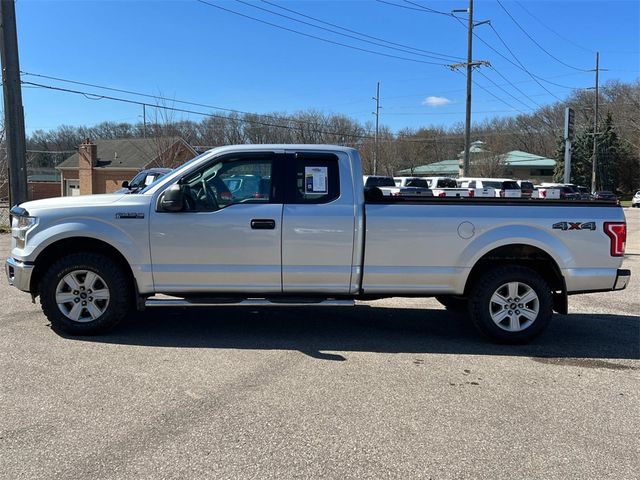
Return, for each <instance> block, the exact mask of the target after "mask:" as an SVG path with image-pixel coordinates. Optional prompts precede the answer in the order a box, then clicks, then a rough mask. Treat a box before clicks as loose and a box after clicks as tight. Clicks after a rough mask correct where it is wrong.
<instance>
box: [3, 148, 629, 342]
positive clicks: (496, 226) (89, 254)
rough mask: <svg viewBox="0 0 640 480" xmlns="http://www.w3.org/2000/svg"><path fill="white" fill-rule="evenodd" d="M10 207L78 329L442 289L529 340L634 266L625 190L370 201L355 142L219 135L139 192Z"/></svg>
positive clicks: (18, 246)
mask: <svg viewBox="0 0 640 480" xmlns="http://www.w3.org/2000/svg"><path fill="white" fill-rule="evenodd" d="M249 176H251V177H250V178H251V179H252V180H255V181H252V182H247V188H242V189H230V188H229V185H232V182H230V181H229V180H230V179H234V178H235V179H237V178H249ZM249 185H254V188H253V189H252V188H250V187H249ZM231 190H233V191H231ZM254 190H255V191H254ZM378 193H379V192H378ZM462 200H464V201H462ZM11 214H12V245H11V254H10V257H9V258H8V260H7V262H6V274H7V277H8V280H9V283H10V284H12V285H14V286H15V287H17V288H18V289H20V290H23V291H26V292H30V293H31V295H32V296H33V297H34V298H35V297H36V296H39V297H40V302H41V304H42V308H43V310H44V312H45V314H46V316H47V317H48V318H49V320H50V321H51V324H52V326H53V328H55V329H58V330H63V331H65V332H68V333H71V334H96V333H99V332H103V331H105V330H106V329H108V328H110V327H112V326H113V325H115V324H116V323H117V322H118V321H120V320H121V319H122V318H123V317H124V316H125V315H126V313H127V312H128V311H129V310H131V309H135V308H138V309H142V308H144V307H145V306H162V305H174V306H175V305H180V306H215V305H232V304H233V305H258V306H266V305H277V306H286V305H306V306H311V305H317V306H321V305H350V304H353V303H354V300H358V299H363V300H367V299H376V298H382V297H392V296H414V297H425V296H435V297H436V298H437V299H439V300H440V301H441V303H443V304H444V305H445V306H448V307H450V308H463V309H466V311H467V312H468V314H469V316H470V318H471V319H472V321H473V323H474V324H475V325H476V326H477V328H478V329H479V330H480V331H481V332H482V333H484V334H485V335H487V336H488V337H490V338H491V339H493V340H495V341H499V342H510V343H519V342H526V341H528V340H530V339H531V338H533V337H534V336H536V335H537V334H539V333H540V332H541V331H542V330H543V329H544V328H545V327H546V326H547V324H548V323H549V321H550V319H551V317H552V312H553V311H554V310H555V311H558V312H562V313H566V312H567V295H572V294H578V293H584V292H594V291H610V290H620V289H623V288H625V287H626V285H627V282H628V281H629V278H630V272H629V271H628V270H622V269H620V267H621V265H622V259H623V255H624V246H625V239H626V223H625V218H624V214H623V211H622V209H621V208H620V207H618V206H616V204H615V203H607V202H601V203H596V202H590V203H589V202H584V203H582V202H571V203H562V202H554V201H536V200H521V199H513V200H512V199H500V198H490V199H449V198H433V197H431V198H425V199H419V198H410V197H383V196H382V195H379V196H378V195H373V196H372V197H371V198H367V196H365V190H364V186H363V181H362V171H361V164H360V157H359V155H358V152H357V151H356V150H354V149H352V148H346V147H337V146H330V145H243V146H230V147H221V148H216V149H213V150H211V151H209V152H207V153H205V154H203V155H200V156H198V157H196V158H194V159H193V160H191V161H189V162H187V163H186V164H184V165H183V166H182V167H180V168H178V169H176V170H174V171H172V172H171V173H169V174H167V175H166V176H164V177H162V178H161V179H159V180H158V181H156V182H155V183H153V184H151V185H149V186H147V187H146V188H145V189H143V190H141V191H140V192H139V193H136V194H130V195H124V194H106V195H92V196H80V197H63V198H56V199H47V200H38V201H32V202H26V203H23V204H21V205H20V206H16V207H14V208H13V209H12V210H11ZM159 294H164V295H159ZM168 296H170V297H168Z"/></svg>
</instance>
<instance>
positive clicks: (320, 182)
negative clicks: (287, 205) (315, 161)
mask: <svg viewBox="0 0 640 480" xmlns="http://www.w3.org/2000/svg"><path fill="white" fill-rule="evenodd" d="M327 170H328V169H327V167H304V192H305V193H328V192H329V190H328V182H327Z"/></svg>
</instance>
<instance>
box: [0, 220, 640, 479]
mask: <svg viewBox="0 0 640 480" xmlns="http://www.w3.org/2000/svg"><path fill="white" fill-rule="evenodd" d="M625 213H626V214H627V218H628V222H629V240H628V246H627V253H628V255H627V257H626V259H625V263H624V267H625V268H631V270H632V274H633V275H634V276H632V279H631V283H630V285H629V287H628V289H627V290H625V291H622V292H610V293H598V294H590V295H581V296H574V297H571V298H570V314H569V315H566V316H563V315H556V316H555V318H554V320H553V322H552V324H551V326H550V327H549V329H548V330H547V331H546V332H545V333H544V334H543V335H542V336H541V337H539V338H538V339H536V341H534V342H533V343H531V344H530V345H525V346H517V347H516V346H498V345H493V344H491V343H488V342H486V341H485V340H484V339H482V338H480V337H479V336H478V335H477V334H476V332H475V331H474V330H473V328H472V327H471V326H470V325H469V324H468V323H467V321H466V320H465V319H464V317H461V316H458V315H455V314H452V313H450V312H447V311H445V310H444V309H443V308H442V307H440V305H439V304H438V303H437V302H436V301H435V300H432V299H400V298H394V299H389V300H384V301H376V302H363V303H360V304H359V305H358V306H357V307H355V308H344V309H341V308H311V307H309V308H292V309H285V308H273V309H250V308H216V309H198V310H193V309H192V310H182V309H177V308H170V309H158V310H153V311H151V310H148V311H146V312H144V313H141V314H136V315H134V316H132V318H130V319H129V320H128V321H126V322H124V323H123V324H121V325H120V326H119V327H118V328H117V329H116V330H114V331H112V332H110V333H109V334H106V335H103V336H99V337H91V338H89V337H85V338H66V337H63V336H60V335H58V334H56V333H55V332H53V331H52V330H51V329H50V327H49V325H48V323H47V321H46V319H45V317H44V315H43V314H42V312H41V310H40V308H39V305H37V304H32V303H31V301H30V297H29V295H28V294H24V293H20V292H18V291H16V290H15V289H13V288H10V287H8V285H7V282H6V279H5V278H4V276H3V277H2V279H1V280H0V408H1V415H0V478H3V479H4V478H6V479H20V478H25V479H49V478H60V479H74V480H78V479H132V478H135V479H154V480H157V479H200V478H202V479H213V478H256V479H268V478H278V479H284V478H336V479H337V478H339V479H349V478H358V479H360V478H371V479H384V478H402V479H407V478H420V479H429V478H431V479H464V478H469V479H476V478H484V479H516V478H523V479H524V478H526V479H531V478H541V479H543V478H544V479H585V478H589V479H605V478H611V479H616V480H618V479H635V478H638V471H640V455H639V451H640V440H639V438H640V388H639V386H640V385H639V384H640V382H639V381H640V361H639V359H640V317H639V315H640V279H639V278H638V276H637V274H636V272H640V268H639V267H640V209H636V210H631V209H626V210H625ZM8 245H9V236H8V235H0V255H1V256H2V257H5V256H6V255H7V253H8Z"/></svg>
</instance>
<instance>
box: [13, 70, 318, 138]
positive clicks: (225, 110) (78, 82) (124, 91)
mask: <svg viewBox="0 0 640 480" xmlns="http://www.w3.org/2000/svg"><path fill="white" fill-rule="evenodd" d="M20 73H21V74H22V75H27V76H32V77H39V78H46V79H48V80H55V81H58V82H65V83H70V84H73V85H82V86H84V87H92V88H99V89H101V90H107V91H111V92H118V93H126V94H127V95H135V96H138V97H144V98H152V99H154V100H156V101H168V102H173V103H180V104H182V105H191V106H194V107H204V108H211V109H213V110H219V111H222V112H229V113H238V114H242V115H256V116H259V117H263V118H272V119H275V120H290V121H295V122H297V123H301V124H308V125H315V123H313V122H307V121H304V120H298V119H295V118H292V117H286V116H276V115H269V114H263V113H256V112H247V111H244V110H237V109H233V108H224V107H218V106H215V105H208V104H206V103H198V102H191V101H187V100H178V99H175V98H166V97H163V96H161V95H150V94H148V93H140V92H134V91H132V90H125V89H122V88H114V87H106V86H104V85H97V84H95V83H87V82H80V81H77V80H69V79H65V78H60V77H53V76H50V75H42V74H39V73H30V72H24V71H23V72H20ZM23 84H25V85H27V86H30V87H31V86H32V85H31V84H30V83H29V82H23ZM32 88H38V87H32ZM82 95H83V96H84V97H85V98H87V99H89V100H102V96H101V95H99V94H93V93H83V94H82ZM92 96H93V97H94V98H91V97H92ZM141 105H143V106H144V105H146V106H150V107H156V108H159V107H158V105H157V104H156V105H153V104H149V103H141Z"/></svg>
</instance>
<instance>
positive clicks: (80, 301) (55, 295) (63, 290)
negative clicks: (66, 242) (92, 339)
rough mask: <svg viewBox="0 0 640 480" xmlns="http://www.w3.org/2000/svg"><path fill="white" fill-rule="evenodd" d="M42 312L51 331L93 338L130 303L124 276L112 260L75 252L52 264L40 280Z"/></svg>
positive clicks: (105, 328) (120, 316)
mask: <svg viewBox="0 0 640 480" xmlns="http://www.w3.org/2000/svg"><path fill="white" fill-rule="evenodd" d="M39 293H40V303H41V305H42V310H43V311H44V314H45V315H46V316H47V318H48V319H49V321H50V322H51V326H52V327H53V329H54V330H58V331H63V332H66V333H68V334H71V335H95V334H98V333H102V332H105V331H106V330H108V329H110V328H112V327H114V326H115V325H116V324H117V323H118V322H119V321H120V320H122V319H123V318H124V317H125V316H126V314H127V311H128V310H129V306H130V304H131V302H130V299H131V289H130V288H129V282H128V281H127V277H126V275H125V274H124V272H123V271H122V269H121V268H120V267H119V265H118V264H117V263H115V262H114V261H113V260H112V259H110V258H109V257H107V256H104V255H101V254H97V253H75V254H72V255H68V256H65V257H62V258H61V259H59V260H57V261H56V262H54V263H53V264H52V265H51V267H49V269H48V271H47V272H46V273H45V274H44V275H43V277H42V280H41V281H40V292H39Z"/></svg>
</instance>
